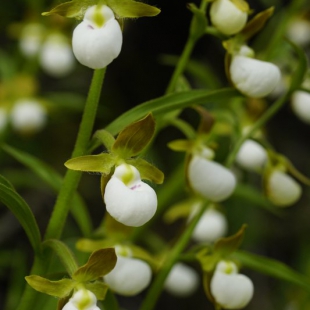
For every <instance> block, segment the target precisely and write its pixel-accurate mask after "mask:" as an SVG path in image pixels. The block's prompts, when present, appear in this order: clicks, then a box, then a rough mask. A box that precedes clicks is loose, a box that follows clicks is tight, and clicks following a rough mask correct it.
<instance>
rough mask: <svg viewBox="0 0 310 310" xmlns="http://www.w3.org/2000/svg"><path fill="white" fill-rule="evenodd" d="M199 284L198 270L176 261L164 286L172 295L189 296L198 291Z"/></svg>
mask: <svg viewBox="0 0 310 310" xmlns="http://www.w3.org/2000/svg"><path fill="white" fill-rule="evenodd" d="M198 285H199V277H198V274H197V272H196V271H195V270H194V269H193V268H191V267H189V266H187V265H185V264H183V263H176V264H175V265H174V266H173V268H172V269H171V271H170V273H169V275H168V277H167V279H166V281H165V284H164V288H165V289H166V290H167V291H168V292H169V293H170V294H172V295H175V296H178V297H188V296H190V295H192V294H193V293H194V292H195V291H196V289H197V287H198Z"/></svg>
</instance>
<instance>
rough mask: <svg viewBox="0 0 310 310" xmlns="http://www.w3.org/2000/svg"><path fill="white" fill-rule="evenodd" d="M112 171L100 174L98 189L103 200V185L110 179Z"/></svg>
mask: <svg viewBox="0 0 310 310" xmlns="http://www.w3.org/2000/svg"><path fill="white" fill-rule="evenodd" d="M112 174H113V172H112V171H111V172H110V173H109V174H102V175H101V178H100V191H101V197H102V199H103V201H104V192H105V187H106V186H107V184H108V182H109V181H110V179H111V177H112Z"/></svg>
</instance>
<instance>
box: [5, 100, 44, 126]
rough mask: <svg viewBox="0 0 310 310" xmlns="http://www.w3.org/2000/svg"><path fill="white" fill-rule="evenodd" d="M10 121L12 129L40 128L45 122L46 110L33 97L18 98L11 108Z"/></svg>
mask: <svg viewBox="0 0 310 310" xmlns="http://www.w3.org/2000/svg"><path fill="white" fill-rule="evenodd" d="M10 117H11V123H12V126H13V128H14V129H16V130H18V131H21V132H31V131H37V130H39V129H41V128H42V127H43V126H44V125H45V123H46V118H47V115H46V110H45V108H44V107H43V106H42V104H40V103H39V102H38V101H36V100H35V99H20V100H18V101H17V102H16V103H15V104H14V107H13V109H12V110H11V115H10Z"/></svg>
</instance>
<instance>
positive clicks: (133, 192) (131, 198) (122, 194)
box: [104, 164, 157, 226]
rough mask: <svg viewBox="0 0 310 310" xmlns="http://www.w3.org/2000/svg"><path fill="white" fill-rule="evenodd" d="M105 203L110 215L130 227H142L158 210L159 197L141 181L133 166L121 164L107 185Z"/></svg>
mask: <svg viewBox="0 0 310 310" xmlns="http://www.w3.org/2000/svg"><path fill="white" fill-rule="evenodd" d="M104 202H105V204H106V209H107V211H108V212H109V214H110V215H111V216H112V217H113V218H115V219H116V220H117V221H118V222H120V223H123V224H124V225H128V226H141V225H143V224H145V223H146V222H147V221H149V220H150V219H151V218H152V217H153V215H154V214H155V212H156V209H157V196H156V193H155V191H154V190H153V188H152V187H150V186H149V185H148V184H146V183H144V182H143V181H141V177H140V173H139V171H138V170H137V169H136V168H135V167H134V166H132V165H128V164H121V165H119V166H117V167H116V168H115V172H114V174H113V175H112V177H111V179H110V180H109V182H108V183H107V185H106V188H105V192H104Z"/></svg>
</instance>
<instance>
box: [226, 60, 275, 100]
mask: <svg viewBox="0 0 310 310" xmlns="http://www.w3.org/2000/svg"><path fill="white" fill-rule="evenodd" d="M230 78H231V80H232V82H233V83H234V85H235V87H236V88H237V89H238V90H239V91H240V92H241V93H243V94H245V95H247V96H249V97H252V98H262V97H265V96H267V95H268V94H270V93H271V92H272V91H273V90H274V89H275V88H276V86H277V85H278V84H279V82H280V80H281V72H280V70H279V68H278V67H277V66H276V65H274V64H272V63H270V62H266V61H261V60H257V59H253V58H250V57H247V56H244V55H234V56H233V58H232V61H231V64H230Z"/></svg>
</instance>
